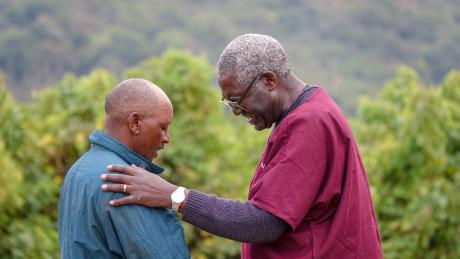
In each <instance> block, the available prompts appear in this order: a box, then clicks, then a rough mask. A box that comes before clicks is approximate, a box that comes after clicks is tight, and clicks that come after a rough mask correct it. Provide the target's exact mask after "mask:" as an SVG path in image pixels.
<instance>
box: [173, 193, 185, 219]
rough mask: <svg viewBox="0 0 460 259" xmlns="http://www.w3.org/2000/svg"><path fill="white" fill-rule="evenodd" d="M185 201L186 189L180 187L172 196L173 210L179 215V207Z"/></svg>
mask: <svg viewBox="0 0 460 259" xmlns="http://www.w3.org/2000/svg"><path fill="white" fill-rule="evenodd" d="M184 200H185V188H184V187H182V186H181V187H179V188H177V189H176V190H175V191H174V192H173V193H172V194H171V205H172V206H171V208H172V210H173V211H174V212H176V213H179V207H180V205H181V204H182V202H184Z"/></svg>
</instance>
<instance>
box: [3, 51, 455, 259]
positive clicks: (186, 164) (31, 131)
mask: <svg viewBox="0 0 460 259" xmlns="http://www.w3.org/2000/svg"><path fill="white" fill-rule="evenodd" d="M213 74H214V72H213V70H212V68H211V67H210V65H209V64H208V62H207V60H206V58H205V57H204V56H194V55H192V54H190V53H189V52H186V51H179V50H171V51H167V52H165V53H164V54H162V55H161V56H160V57H157V58H152V59H148V60H145V61H143V62H142V63H140V64H139V65H138V66H135V67H132V68H130V69H128V70H126V71H125V73H124V77H125V78H128V77H142V78H146V79H148V80H151V81H153V82H155V83H156V84H158V85H159V86H160V87H162V88H163V89H164V90H165V92H166V93H167V94H168V96H169V97H170V99H171V101H172V103H173V105H174V120H173V124H172V125H171V128H170V135H171V138H172V142H171V143H170V144H169V146H168V148H167V149H165V150H164V151H162V152H161V153H160V156H159V157H158V160H157V163H159V164H161V165H163V166H165V167H166V169H167V170H166V172H165V173H164V174H163V176H164V177H165V178H167V179H168V180H170V181H172V182H175V183H177V184H181V185H184V186H187V187H190V188H196V189H198V190H200V191H204V192H209V193H215V194H217V195H219V196H222V197H228V198H237V199H244V198H245V197H246V196H247V187H248V185H249V182H250V178H251V176H252V171H253V169H254V168H255V165H256V162H257V161H258V159H259V157H260V155H261V151H262V148H263V145H264V142H265V140H266V138H267V133H268V131H267V132H265V133H259V132H256V131H254V130H253V129H251V128H250V127H249V126H248V125H247V123H246V122H244V121H243V120H241V119H238V118H235V117H234V116H230V113H229V111H228V110H225V109H224V107H223V106H222V105H221V104H219V98H220V95H219V91H218V89H217V88H216V87H215V86H214V85H213V84H212V83H211V82H212V75H213ZM117 81H118V79H117V78H116V77H115V75H114V74H112V73H110V72H108V71H106V70H102V69H96V70H93V71H92V72H91V73H89V74H88V75H84V76H81V77H76V76H74V75H66V76H65V77H64V78H63V79H62V80H61V81H60V82H59V83H58V84H56V85H55V86H54V87H51V88H48V89H45V90H41V91H39V92H36V93H35V94H34V99H33V102H31V103H27V104H22V103H17V102H16V101H15V100H14V99H13V98H11V96H10V93H9V92H8V90H7V88H6V86H5V83H4V81H3V80H0V124H1V126H2V127H1V128H0V168H2V170H0V210H1V213H0V257H1V258H58V257H59V252H58V249H59V247H58V237H57V229H56V226H57V224H56V223H57V216H56V209H57V201H58V195H59V186H60V184H61V183H62V179H63V177H64V174H65V172H66V171H67V169H68V168H69V167H70V165H71V164H72V163H73V162H74V161H75V160H76V159H77V158H78V157H79V156H80V155H81V154H82V153H83V152H84V151H85V150H86V149H87V148H88V141H87V136H88V135H89V134H90V133H91V131H93V130H94V129H102V128H103V125H104V115H105V114H104V107H103V106H104V97H105V96H106V94H107V92H108V91H109V90H110V89H111V87H113V86H114V85H115V84H116V83H117ZM459 110H460V73H459V72H457V71H452V72H451V73H449V74H448V75H447V76H446V77H445V78H444V81H443V82H442V83H441V84H440V85H439V86H430V87H426V86H423V85H422V83H421V82H420V80H419V79H418V76H417V74H416V73H415V72H414V71H413V70H412V69H410V68H407V67H405V68H401V70H400V71H399V72H398V74H397V75H396V77H395V78H394V79H392V80H391V81H389V83H388V84H387V85H386V87H385V88H384V89H383V91H382V92H381V93H380V94H379V95H378V96H377V97H375V98H363V99H362V100H361V102H360V104H359V113H358V116H357V118H355V120H354V121H353V126H354V129H355V133H356V135H357V137H358V140H359V141H360V150H361V153H362V156H363V159H364V162H365V164H366V168H367V171H368V175H369V179H370V182H371V185H372V193H373V198H374V202H375V206H376V210H377V216H378V218H379V222H380V229H381V234H382V241H383V247H384V253H385V256H386V257H387V258H457V257H459V256H460V249H459V247H460V244H459V239H458V238H457V237H458V235H459V233H460V220H459V216H460V205H459V203H458V202H457V197H459V194H460V193H459V192H460V191H459V190H460V113H459V112H458V111H459ZM184 226H185V233H186V239H187V243H188V245H189V248H190V251H191V253H192V256H193V257H194V258H237V257H239V249H240V245H239V244H238V243H237V242H233V241H230V240H226V239H223V238H219V237H215V236H213V235H210V234H209V233H206V232H204V231H201V230H199V229H197V228H194V227H192V226H191V225H188V224H186V223H184Z"/></svg>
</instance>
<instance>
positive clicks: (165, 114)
mask: <svg viewBox="0 0 460 259" xmlns="http://www.w3.org/2000/svg"><path fill="white" fill-rule="evenodd" d="M153 116H154V117H155V118H156V119H157V120H158V121H159V122H160V123H170V122H171V121H172V118H173V109H172V106H171V104H170V103H166V102H165V103H158V104H157V106H156V107H155V108H153Z"/></svg>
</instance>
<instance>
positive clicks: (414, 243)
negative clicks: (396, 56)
mask: <svg viewBox="0 0 460 259" xmlns="http://www.w3.org/2000/svg"><path fill="white" fill-rule="evenodd" d="M459 98H460V73H459V72H458V71H452V72H451V73H449V74H448V75H447V77H446V78H445V80H444V82H443V83H442V84H441V85H440V86H438V87H425V86H423V85H422V83H421V82H420V81H419V80H418V77H417V75H416V73H415V72H414V71H413V70H412V69H410V68H407V67H403V68H401V69H400V70H399V72H398V74H397V76H396V77H395V78H394V79H393V80H391V81H390V82H389V83H388V84H387V85H386V87H385V88H384V89H383V91H382V92H381V93H380V95H379V96H378V97H376V98H372V99H371V98H363V99H362V101H361V103H360V105H359V115H358V117H357V119H356V120H355V121H354V128H355V131H356V133H357V136H358V139H359V140H360V142H361V152H362V153H363V154H364V155H363V157H364V161H365V164H366V168H367V171H368V175H369V177H370V180H371V184H372V186H373V194H374V201H375V204H376V209H377V217H378V219H379V222H380V230H381V234H382V241H383V248H384V255H385V257H386V258H458V257H460V240H459V239H458V238H457V237H458V235H459V234H460V218H459V216H460V204H459V203H458V197H460V159H459V158H460V145H459V143H460V141H459V139H460V138H459V136H460V120H459V119H460V118H459V115H458V114H459V113H458V111H460V102H459V100H460V99H459Z"/></svg>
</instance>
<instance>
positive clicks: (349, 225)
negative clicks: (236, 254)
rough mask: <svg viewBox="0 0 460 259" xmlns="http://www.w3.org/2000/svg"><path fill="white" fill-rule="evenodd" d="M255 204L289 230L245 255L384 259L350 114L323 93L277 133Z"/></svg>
mask: <svg viewBox="0 0 460 259" xmlns="http://www.w3.org/2000/svg"><path fill="white" fill-rule="evenodd" d="M249 201H250V202H251V203H252V204H254V205H255V206H257V207H258V208H261V209H264V210H266V211H268V212H270V213H272V214H273V215H275V216H277V217H279V218H281V219H283V220H284V221H286V222H287V223H288V224H289V225H290V229H289V230H288V231H286V232H285V233H284V234H282V235H281V236H280V237H279V238H278V239H277V240H276V241H274V242H272V243H268V244H261V245H255V244H248V243H244V244H243V247H242V253H241V257H242V258H263V259H267V258H341V259H346V258H366V259H372V258H382V252H381V244H380V237H379V233H378V225H377V219H376V217H375V213H374V208H373V205H372V200H371V194H370V191H369V184H368V181H367V177H366V173H365V170H364V167H363V164H362V162H361V158H360V155H359V152H358V148H357V146H356V143H355V139H354V137H353V134H352V132H351V129H350V127H349V125H348V123H347V122H346V120H345V117H344V115H343V114H342V112H341V111H340V109H339V108H338V107H337V105H336V104H335V103H334V101H333V100H332V98H331V97H330V96H329V95H328V94H327V93H326V92H325V91H324V90H323V89H321V88H318V89H316V91H315V92H314V93H313V94H312V95H311V96H310V97H309V99H308V100H306V101H305V102H304V103H303V104H301V105H300V106H298V107H297V108H295V109H294V110H293V111H292V112H290V113H289V114H288V115H287V116H286V117H285V118H284V119H283V120H282V121H281V123H280V124H279V125H278V126H277V127H276V128H275V129H274V130H273V132H272V135H271V136H270V139H269V141H268V144H267V146H266V148H265V151H264V154H263V155H262V159H261V160H260V162H259V165H258V167H257V169H256V172H255V174H254V177H253V179H252V182H251V186H250V189H249Z"/></svg>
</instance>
